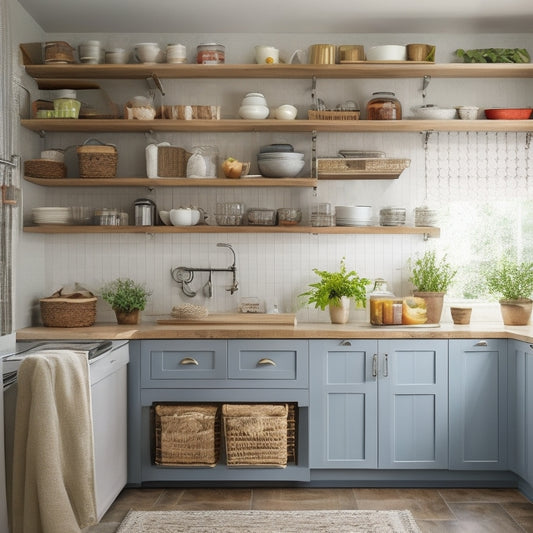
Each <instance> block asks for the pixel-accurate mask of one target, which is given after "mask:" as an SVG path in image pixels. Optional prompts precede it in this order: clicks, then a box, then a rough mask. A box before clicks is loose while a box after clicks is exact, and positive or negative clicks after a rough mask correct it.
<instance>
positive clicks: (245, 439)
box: [222, 404, 289, 468]
mask: <svg viewBox="0 0 533 533" xmlns="http://www.w3.org/2000/svg"><path fill="white" fill-rule="evenodd" d="M288 411H289V408H288V405H287V404H251V405H242V404H239V405H236V404H224V405H223V406H222V420H223V423H224V438H225V443H226V462H227V465H228V466H254V467H256V466H258V465H259V466H271V467H280V468H285V467H286V466H287V416H288Z"/></svg>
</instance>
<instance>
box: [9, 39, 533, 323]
mask: <svg viewBox="0 0 533 533" xmlns="http://www.w3.org/2000/svg"><path fill="white" fill-rule="evenodd" d="M89 37H90V36H87V35H84V36H77V35H71V34H57V35H49V36H47V39H60V38H61V39H64V40H67V41H69V42H71V43H72V44H74V45H75V44H77V43H78V42H79V41H80V40H83V39H86V38H89ZM94 37H95V38H101V39H102V41H104V42H106V43H107V42H108V43H111V42H112V44H113V45H114V46H118V45H121V46H122V45H126V46H131V45H133V44H134V43H135V42H139V41H142V40H146V37H147V36H146V35H144V36H143V35H142V34H141V35H139V34H137V35H135V34H133V35H113V36H110V35H103V36H98V35H95V36H94ZM156 37H157V39H156V40H158V41H160V42H161V43H166V42H182V43H183V44H185V45H186V46H187V50H188V52H189V55H191V54H193V53H194V50H195V47H196V44H198V43H200V42H203V41H205V40H209V41H219V42H222V43H224V44H225V45H226V47H227V48H226V49H227V61H228V62H233V63H240V62H250V61H251V60H252V59H251V54H252V50H253V45H254V44H257V43H258V42H259V41H261V42H272V43H274V44H276V45H277V46H278V47H279V48H280V49H281V51H282V55H283V54H285V56H287V55H288V54H289V53H290V52H292V50H294V49H296V48H306V47H307V46H309V45H310V44H312V43H314V42H316V41H317V39H318V40H320V41H323V42H328V40H329V41H330V42H337V43H339V44H341V43H345V42H347V43H349V42H352V41H353V39H354V37H353V36H352V35H320V37H317V36H315V35H306V34H294V35H285V34H282V35H268V36H257V35H253V34H243V35H226V34H221V35H215V36H213V35H178V36H176V35H166V34H165V35H159V36H156ZM150 38H151V40H153V38H154V36H153V35H152V36H150ZM357 40H358V41H360V42H363V43H364V44H365V45H367V46H370V45H373V44H383V43H387V42H392V41H394V40H396V42H425V41H429V42H435V44H436V45H437V61H439V62H448V61H453V51H454V50H455V48H457V47H458V46H461V47H463V48H468V47H482V46H496V45H498V46H520V47H523V46H527V45H528V44H531V43H532V42H533V37H532V36H531V35H527V36H524V35H519V36H518V35H492V36H488V35H477V36H457V35H431V36H428V35H424V34H419V35H398V36H393V35H367V36H364V35H358V36H357ZM17 44H18V43H17ZM191 57H192V56H191ZM26 82H27V83H32V82H31V80H28V79H27V78H26ZM101 85H102V87H103V88H104V89H105V90H107V91H108V93H109V96H110V97H111V99H112V100H113V101H115V102H117V103H119V104H120V105H123V104H124V103H125V102H126V101H127V100H128V99H130V98H131V97H132V96H135V95H138V94H144V93H145V92H146V90H147V85H146V84H145V83H144V81H139V80H102V82H101ZM163 85H164V88H165V91H166V95H165V99H164V102H165V103H168V104H183V103H187V104H196V103H197V104H216V105H221V106H222V116H223V117H235V116H236V114H237V110H238V106H239V102H240V99H241V98H242V96H243V95H244V94H245V93H247V92H254V91H259V92H262V93H264V94H265V96H266V98H267V100H268V102H269V104H270V106H271V107H276V106H277V105H280V104H283V103H292V104H294V105H296V106H297V107H298V109H299V118H305V117H306V113H307V109H308V107H309V105H310V103H311V81H310V80H270V79H241V80H163ZM532 85H533V80H529V79H523V80H522V79H497V80H493V79H467V80H460V82H458V80H454V79H433V80H432V81H431V83H430V86H429V88H428V90H427V93H428V96H427V98H426V100H427V102H428V103H435V104H439V105H467V104H475V105H479V106H480V107H492V106H497V107H503V106H506V105H512V106H522V105H529V104H530V103H531V89H532ZM421 89H422V80H421V79H391V80H387V79H354V80H322V79H320V80H318V94H319V96H321V97H322V98H324V99H325V100H326V101H327V102H328V103H331V104H332V105H335V104H337V103H339V102H342V101H344V100H356V101H358V102H359V103H360V104H361V106H363V107H364V104H365V103H366V101H367V100H368V99H369V98H370V96H371V93H372V92H374V91H379V90H388V91H394V92H396V94H397V96H398V98H399V99H400V101H401V102H402V105H403V110H404V116H405V117H408V116H409V115H410V110H411V108H412V107H413V106H415V105H420V104H421V103H422V96H421ZM20 134H21V136H23V138H24V139H25V140H26V139H28V138H30V141H29V142H28V143H25V146H24V150H25V153H26V154H27V157H31V156H33V157H36V156H37V155H38V154H39V152H40V150H42V149H45V148H50V147H62V148H64V147H66V146H70V145H76V144H81V143H82V142H83V141H84V140H85V139H86V138H88V137H91V136H93V135H87V134H82V133H74V134H72V133H65V134H62V133H57V134H47V135H46V136H45V137H43V138H40V137H38V136H37V134H34V135H33V136H29V135H28V134H27V132H26V131H23V130H21V131H20ZM94 136H95V137H98V138H99V139H101V140H102V141H105V142H113V143H115V144H116V145H117V147H118V150H119V171H118V174H119V176H130V177H134V176H144V175H146V170H145V159H144V148H145V146H146V144H147V142H149V141H150V139H152V140H153V138H155V139H156V140H158V141H162V140H167V141H169V142H171V143H172V144H174V145H178V146H183V147H185V148H187V149H190V148H192V147H193V146H195V145H200V144H209V145H215V146H217V147H218V150H219V155H220V158H221V159H223V158H225V157H227V156H229V155H232V156H234V157H237V158H240V159H244V160H249V161H251V162H252V164H253V166H252V172H256V168H257V167H256V164H255V155H256V153H257V151H258V148H259V146H261V145H263V144H269V143H273V142H289V143H292V144H293V145H294V146H295V149H296V150H297V151H303V152H304V153H305V154H306V161H307V165H306V169H305V170H304V173H308V172H309V168H310V167H309V166H310V155H311V135H310V134H295V133H283V134H281V133H216V134H215V133H205V134H200V133H172V132H169V133H161V132H158V133H154V134H153V135H152V136H150V135H149V134H147V135H144V134H142V133H138V134H135V133H127V134H120V135H118V134H112V133H102V134H98V135H94ZM440 142H441V143H442V147H441V149H440V151H439V152H438V153H437V154H436V155H435V157H434V158H433V159H432V160H431V162H430V165H429V170H431V172H433V173H434V174H435V175H439V176H441V177H442V179H441V178H439V179H438V186H440V187H443V191H444V192H446V193H447V192H448V191H449V190H451V189H452V179H455V176H452V174H453V171H454V169H456V168H455V167H454V161H453V160H450V157H449V151H448V150H447V147H445V144H444V143H445V139H444V138H443V139H441V141H440ZM348 148H351V149H368V150H382V151H385V152H386V153H387V155H388V156H390V157H399V158H409V159H410V160H411V164H410V166H409V168H407V169H406V170H405V171H404V172H403V173H402V174H401V176H400V177H399V179H397V180H366V181H357V180H346V181H327V182H321V183H320V185H319V187H318V191H317V192H316V194H315V193H314V192H313V190H312V189H299V188H295V189H288V188H249V189H244V188H225V187H224V188H223V187H218V188H217V187H214V188H204V187H201V188H195V187H186V188H166V187H165V188H156V189H154V190H146V189H144V188H118V187H117V188H83V189H81V188H80V189H78V188H71V189H69V188H48V187H37V186H34V185H32V184H29V183H24V219H25V220H26V221H27V222H29V220H30V218H31V214H30V213H31V208H32V207H35V206H40V205H48V206H55V205H58V206H59V205H91V206H95V207H104V206H105V207H115V206H116V207H119V208H120V209H127V210H129V212H130V217H132V216H133V212H132V211H131V206H132V204H133V201H134V200H135V199H136V198H140V197H149V198H152V199H153V200H154V201H155V202H156V203H157V206H158V208H159V209H167V210H168V209H170V208H172V207H178V206H180V205H198V206H200V207H202V208H204V209H205V210H206V211H207V212H208V213H209V214H211V215H212V214H213V213H214V210H215V206H216V203H217V202H221V201H232V200H235V201H242V202H244V203H245V204H246V206H247V207H272V208H276V207H287V206H296V207H301V208H302V209H303V212H304V223H306V221H308V216H309V215H308V212H309V207H310V205H311V203H312V202H313V201H317V200H319V201H327V202H331V203H332V204H333V205H346V204H365V205H372V206H373V208H374V216H375V217H376V219H377V216H378V213H379V209H380V208H381V207H383V206H387V205H394V206H404V207H406V208H407V209H408V213H409V222H412V211H413V209H414V208H415V207H416V206H417V205H422V204H423V203H425V201H426V200H427V199H428V196H431V195H429V194H428V180H427V179H426V172H427V170H428V169H427V168H426V166H427V161H426V157H425V152H424V137H423V135H421V134H420V133H405V134H399V133H361V134H355V133H352V134H349V133H324V134H323V133H320V134H319V135H318V142H317V152H318V155H319V156H333V155H335V154H336V153H337V151H338V150H339V149H348ZM463 148H464V147H463ZM477 149H480V147H479V146H478V147H477ZM469 154H470V148H468V150H459V153H458V158H459V159H460V160H461V161H462V162H466V163H465V164H463V165H462V166H461V167H460V169H459V170H458V173H460V172H463V171H464V172H467V173H468V172H470V171H471V169H470V170H468V158H469ZM67 163H68V166H69V175H71V176H75V175H76V173H77V161H76V157H75V154H74V151H73V150H71V151H69V156H68V158H67ZM519 165H520V163H518V166H519ZM457 168H459V167H457ZM465 168H467V170H464V169H465ZM482 171H483V168H482V167H481V168H479V169H478V170H477V172H478V173H480V172H482ZM439 172H440V174H439ZM444 172H446V173H448V174H449V176H443V173H444ZM523 172H525V171H523ZM448 178H449V181H447V180H448ZM445 181H446V184H444V182H445ZM445 185H446V187H449V188H445ZM431 186H432V187H436V185H435V184H434V182H432V184H431ZM433 192H435V191H434V190H433ZM432 198H434V196H432ZM217 242H227V243H230V244H231V245H232V246H233V248H234V250H235V252H236V255H237V279H238V282H239V290H238V292H237V293H235V294H234V295H230V293H229V292H227V291H226V290H225V289H226V288H227V287H228V286H229V285H230V283H231V273H215V274H214V276H213V284H214V297H213V298H212V299H210V300H207V299H206V298H205V297H204V296H197V297H195V298H193V299H190V298H187V297H186V296H184V294H183V293H182V292H181V290H180V288H179V286H178V285H177V283H176V282H174V281H173V280H172V278H171V276H170V271H171V268H173V267H176V266H180V265H181V266H199V267H208V266H216V267H222V268H225V267H227V266H229V265H231V263H232V256H231V253H229V251H228V250H226V249H224V248H219V247H217V246H216V244H217ZM20 243H21V247H20V257H19V259H18V262H17V295H18V298H17V316H16V326H17V327H23V326H27V325H30V323H31V321H32V320H34V319H32V313H31V312H30V311H29V309H33V310H35V308H36V307H35V306H36V302H37V301H38V298H40V297H43V296H48V295H49V294H51V293H52V292H54V291H55V290H56V289H58V288H59V287H61V286H63V285H66V284H69V283H72V282H75V281H77V282H79V283H82V284H84V285H86V286H87V287H88V288H90V289H92V290H95V291H98V289H99V288H100V287H101V285H102V284H103V283H105V282H106V281H109V280H112V279H114V278H116V277H119V276H121V277H126V276H127V277H132V278H134V279H135V280H137V281H140V282H144V283H146V285H147V286H148V287H149V288H151V289H152V291H153V294H152V297H151V299H150V301H149V304H148V307H147V309H146V311H145V313H144V319H145V320H149V319H151V318H153V317H155V316H156V315H165V314H168V313H169V312H170V310H171V308H172V307H173V306H175V305H179V304H181V303H186V302H192V303H197V304H205V305H206V306H207V307H208V308H209V310H210V311H211V312H222V311H235V310H237V307H238V304H239V300H240V298H241V297H244V296H257V297H259V298H261V299H263V300H265V301H267V303H268V304H269V305H270V304H272V303H274V302H276V303H277V304H278V306H279V309H280V311H282V312H295V311H297V313H298V318H299V320H300V321H328V320H329V318H328V316H327V314H326V312H322V311H317V310H314V309H307V308H300V307H299V304H298V299H297V295H298V294H299V293H301V292H303V291H305V290H306V288H307V285H308V283H310V282H313V281H316V279H317V278H316V276H315V275H314V274H313V272H312V269H313V268H319V269H336V268H338V265H339V261H340V259H341V258H342V257H346V263H347V265H348V267H349V268H354V269H355V270H356V271H357V272H358V273H359V274H360V275H361V276H365V277H368V278H371V279H374V278H377V277H383V278H385V279H387V280H388V281H389V283H390V286H391V288H392V290H393V291H394V292H395V293H396V294H398V295H403V294H407V293H408V292H409V291H410V285H409V283H408V277H409V273H408V269H407V259H408V258H409V257H410V256H412V255H414V254H415V253H417V252H418V251H421V250H424V249H425V248H426V247H428V246H438V240H430V241H428V242H425V241H424V240H423V238H422V236H416V235H415V236H410V235H398V236H394V235H306V234H253V233H252V234H248V233H247V234H230V233H220V234H168V235H163V234H156V235H129V234H117V235H99V234H95V235H88V234H87V235H42V236H40V235H31V234H21V236H20ZM206 280H207V274H205V273H204V274H202V273H200V274H197V275H195V278H194V280H193V282H192V283H191V287H192V289H193V290H198V291H199V292H200V293H201V287H202V286H203V284H204V283H205V281H206ZM366 313H367V312H366V311H364V310H362V311H360V310H355V309H354V310H353V312H352V316H351V320H352V321H359V320H366V319H367V314H366ZM33 316H38V314H37V315H36V313H33ZM97 320H98V321H99V322H101V321H114V315H113V313H112V311H111V310H110V309H109V306H107V304H105V303H104V302H101V301H100V302H99V304H98V315H97Z"/></svg>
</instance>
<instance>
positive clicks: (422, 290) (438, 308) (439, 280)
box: [408, 250, 457, 324]
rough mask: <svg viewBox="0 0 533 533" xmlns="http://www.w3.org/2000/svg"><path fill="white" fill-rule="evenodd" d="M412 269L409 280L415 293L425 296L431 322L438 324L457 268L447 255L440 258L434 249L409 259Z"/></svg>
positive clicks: (415, 294) (429, 321) (418, 295)
mask: <svg viewBox="0 0 533 533" xmlns="http://www.w3.org/2000/svg"><path fill="white" fill-rule="evenodd" d="M408 264H409V268H410V269H411V277H410V278H409V281H410V282H411V283H412V284H413V285H414V287H415V290H414V291H413V295H414V296H417V297H419V298H424V300H425V301H426V308H427V321H428V323H429V324H438V323H439V322H440V317H441V315H442V307H443V304H444V295H445V294H446V292H447V291H448V288H449V286H450V285H451V283H452V281H453V279H454V278H455V275H456V274H457V270H456V269H454V268H453V267H452V265H451V264H450V263H449V262H448V259H447V255H444V256H443V257H441V258H439V257H437V253H436V252H435V251H434V250H428V251H426V252H425V253H424V255H422V256H420V257H417V258H415V259H413V258H410V259H409V260H408Z"/></svg>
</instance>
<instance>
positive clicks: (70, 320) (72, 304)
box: [40, 289, 97, 328]
mask: <svg viewBox="0 0 533 533" xmlns="http://www.w3.org/2000/svg"><path fill="white" fill-rule="evenodd" d="M96 300H97V298H96V296H94V295H93V293H92V292H89V291H87V290H80V291H77V292H73V293H69V294H63V289H59V290H58V291H57V292H55V293H54V294H52V296H49V297H48V298H41V299H40V306H41V319H42V322H43V325H44V326H47V327H53V328H83V327H88V326H92V325H93V324H94V323H95V322H96Z"/></svg>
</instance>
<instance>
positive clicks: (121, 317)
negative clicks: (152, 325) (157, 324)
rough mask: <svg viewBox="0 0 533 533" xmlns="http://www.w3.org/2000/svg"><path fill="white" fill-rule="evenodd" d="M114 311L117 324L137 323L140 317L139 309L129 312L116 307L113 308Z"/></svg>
mask: <svg viewBox="0 0 533 533" xmlns="http://www.w3.org/2000/svg"><path fill="white" fill-rule="evenodd" d="M114 311H115V315H116V317H117V324H138V323H139V321H140V319H141V311H140V310H139V309H135V310H134V311H131V312H129V313H127V312H125V311H118V310H117V309H114Z"/></svg>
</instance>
